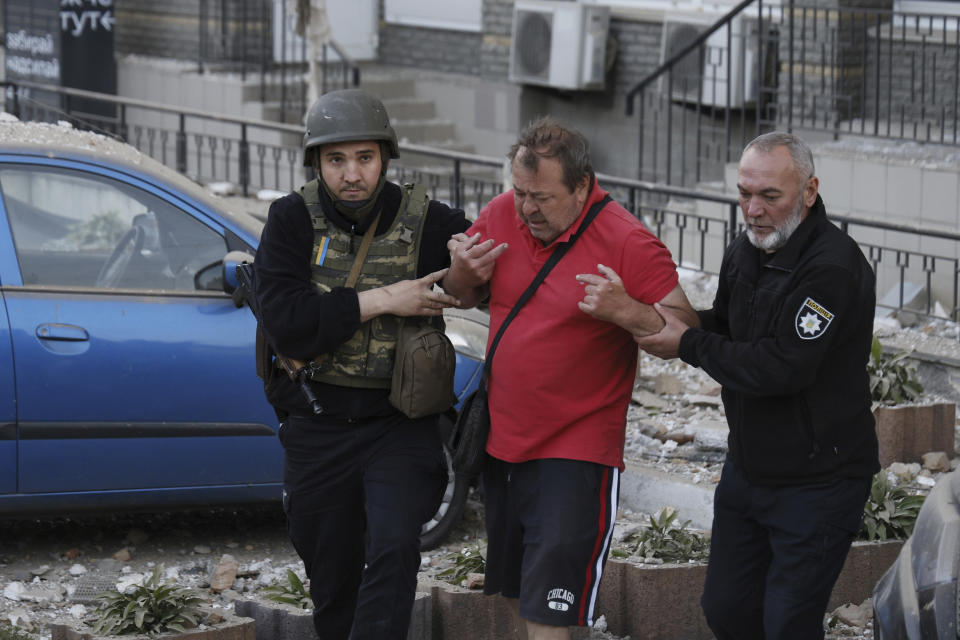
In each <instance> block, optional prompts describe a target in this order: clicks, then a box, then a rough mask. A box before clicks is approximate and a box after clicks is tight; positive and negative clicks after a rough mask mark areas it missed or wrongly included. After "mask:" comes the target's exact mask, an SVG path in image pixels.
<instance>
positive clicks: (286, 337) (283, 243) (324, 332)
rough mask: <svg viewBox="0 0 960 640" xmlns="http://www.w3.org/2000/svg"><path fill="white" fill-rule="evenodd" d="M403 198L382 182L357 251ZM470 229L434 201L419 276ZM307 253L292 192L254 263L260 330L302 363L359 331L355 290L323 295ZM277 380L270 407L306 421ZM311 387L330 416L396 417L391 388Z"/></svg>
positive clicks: (282, 378) (299, 202)
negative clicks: (367, 233)
mask: <svg viewBox="0 0 960 640" xmlns="http://www.w3.org/2000/svg"><path fill="white" fill-rule="evenodd" d="M401 196H402V193H401V190H400V187H398V186H397V185H395V184H393V183H390V182H387V183H386V184H385V185H384V187H383V190H382V191H381V192H380V203H379V205H378V207H375V208H374V210H373V211H372V212H371V214H370V216H368V219H367V221H366V224H364V223H363V222H361V223H360V224H358V225H356V228H355V229H354V230H353V233H354V235H355V236H356V238H357V241H356V245H357V246H358V247H359V246H360V241H361V238H362V236H363V233H364V232H365V231H366V230H367V226H368V225H369V221H370V220H372V219H373V217H374V216H375V215H376V210H377V208H379V209H380V210H381V215H380V222H379V223H378V224H377V230H376V232H375V233H376V234H377V235H379V234H382V233H386V231H387V230H388V229H389V228H390V225H392V224H393V220H394V218H395V217H396V215H397V212H398V210H399V208H400V200H401ZM320 200H321V205H322V206H323V210H324V213H325V214H326V216H327V220H328V221H329V222H331V223H332V224H335V225H338V226H340V227H341V228H343V229H345V230H349V229H350V228H351V224H350V222H349V221H347V220H346V219H345V218H344V217H343V216H341V215H340V214H339V213H338V212H337V210H336V209H335V208H334V207H333V204H332V203H331V202H330V199H329V197H328V196H327V194H326V191H324V190H323V189H321V190H320ZM469 226H470V223H469V222H468V221H467V219H466V217H465V216H464V213H463V211H460V210H459V209H451V208H450V207H448V206H447V205H445V204H443V203H441V202H437V201H433V200H431V201H430V205H429V207H428V208H427V215H426V219H425V220H424V228H423V237H422V239H421V241H420V256H419V259H418V262H417V277H418V278H422V277H423V276H425V275H428V274H430V273H433V272H434V271H439V270H440V269H445V268H446V267H449V266H450V253H449V251H448V250H447V240H449V239H450V236H451V235H453V234H455V233H460V232H463V231H466V230H467V229H468V228H469ZM312 252H313V225H312V224H311V221H310V214H309V213H307V207H306V205H305V204H304V202H303V198H301V197H300V194H299V193H291V194H288V195H286V196H284V197H283V198H280V199H278V200H276V201H274V202H273V204H271V205H270V213H269V214H268V216H267V224H266V225H265V226H264V228H263V233H262V234H261V236H260V245H259V247H258V248H257V256H256V260H255V262H254V264H255V265H256V270H257V298H258V300H259V302H260V308H261V309H262V310H263V323H264V326H263V329H264V330H265V331H266V332H267V334H268V335H270V336H271V338H272V340H273V342H274V345H275V347H276V348H277V350H278V351H279V352H280V353H283V354H285V355H287V356H288V357H291V358H296V359H297V360H304V361H309V360H311V359H312V358H314V357H316V356H317V355H319V354H321V353H328V352H330V351H334V350H335V349H336V348H337V347H338V346H339V345H340V344H342V343H343V342H345V341H346V340H348V339H349V338H350V336H352V335H353V334H354V332H356V330H357V328H358V327H359V326H360V303H359V301H358V300H357V292H356V290H355V289H348V288H346V287H335V288H334V289H333V290H332V291H330V292H328V293H323V292H321V291H320V290H319V289H318V288H317V287H316V285H314V284H313V282H312V281H311V279H310V276H311V267H310V258H311V254H312ZM274 378H275V381H274V382H275V384H274V385H272V386H271V384H269V383H268V388H267V397H268V399H269V400H270V402H271V404H273V405H274V407H276V408H277V409H278V410H280V412H281V413H285V414H294V415H301V416H311V415H312V412H311V411H310V409H309V408H308V407H307V404H306V402H305V401H304V400H303V398H302V397H301V395H300V392H299V390H298V389H297V387H296V385H294V384H293V383H292V382H290V380H289V378H287V376H286V374H283V373H281V374H280V375H278V376H274ZM311 385H312V386H313V391H314V394H315V395H316V396H317V400H318V401H319V402H320V405H321V406H322V407H323V409H324V413H325V415H328V416H337V417H342V418H350V419H365V418H371V417H376V416H385V415H389V414H393V413H396V412H397V410H396V409H395V408H394V407H393V406H392V405H391V404H390V401H389V400H388V395H389V389H354V388H349V387H342V386H336V385H330V384H323V383H319V382H312V383H311Z"/></svg>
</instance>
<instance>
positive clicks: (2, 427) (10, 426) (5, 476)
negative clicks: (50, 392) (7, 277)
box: [0, 241, 17, 493]
mask: <svg viewBox="0 0 960 640" xmlns="http://www.w3.org/2000/svg"><path fill="white" fill-rule="evenodd" d="M3 245H4V243H3V242H2V241H0V249H2V247H3ZM0 285H2V280H0ZM16 488H17V407H16V404H15V402H14V386H13V348H12V347H11V343H10V323H9V322H8V321H7V307H6V304H5V303H4V301H3V295H2V293H0V493H11V492H13V491H16Z"/></svg>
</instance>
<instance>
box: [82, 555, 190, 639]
mask: <svg viewBox="0 0 960 640" xmlns="http://www.w3.org/2000/svg"><path fill="white" fill-rule="evenodd" d="M97 598H98V599H99V600H100V605H99V607H98V610H97V614H98V619H97V622H96V624H95V625H94V626H93V631H94V633H96V634H98V635H108V636H110V635H124V634H133V633H144V634H147V635H158V634H160V633H164V632H166V631H178V632H181V633H182V632H184V631H186V630H187V629H189V628H192V627H195V626H197V620H198V618H199V615H200V605H201V604H202V603H203V598H201V597H200V594H198V593H197V592H196V591H194V590H193V589H189V588H186V587H178V586H176V585H175V584H174V583H173V582H172V581H167V580H164V579H163V567H162V566H157V567H156V568H154V570H153V574H152V575H151V576H150V577H149V578H147V579H146V580H144V582H143V584H141V585H139V586H136V587H133V588H132V590H130V591H129V593H121V592H119V591H108V592H107V593H103V594H100V595H99V596H97Z"/></svg>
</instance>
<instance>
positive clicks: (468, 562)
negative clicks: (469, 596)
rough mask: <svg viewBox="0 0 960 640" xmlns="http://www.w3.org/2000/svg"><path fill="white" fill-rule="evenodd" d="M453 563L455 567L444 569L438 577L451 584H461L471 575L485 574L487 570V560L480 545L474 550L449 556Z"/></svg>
mask: <svg viewBox="0 0 960 640" xmlns="http://www.w3.org/2000/svg"><path fill="white" fill-rule="evenodd" d="M447 559H448V560H452V561H453V566H452V567H450V568H449V569H444V570H443V571H441V572H440V573H439V574H437V576H438V577H439V578H441V579H443V580H446V581H447V582H449V583H451V584H460V583H461V582H463V580H464V579H465V578H466V577H467V575H468V574H471V573H483V572H484V571H486V569H487V560H486V558H484V557H483V551H482V549H481V548H480V543H477V544H475V545H474V546H473V548H464V549H461V550H460V551H459V552H457V553H451V554H450V555H448V556H447Z"/></svg>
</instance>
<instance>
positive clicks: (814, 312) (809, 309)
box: [793, 297, 833, 340]
mask: <svg viewBox="0 0 960 640" xmlns="http://www.w3.org/2000/svg"><path fill="white" fill-rule="evenodd" d="M832 321H833V314H832V313H830V312H829V311H827V308H826V307H824V306H823V305H822V304H820V303H818V302H817V301H816V300H814V299H813V298H809V297H808V298H807V299H806V300H804V301H803V304H802V305H800V310H799V311H797V317H796V320H794V323H793V325H794V326H795V327H796V328H797V335H798V336H800V338H801V339H802V340H813V339H814V338H819V337H820V336H822V335H823V333H824V332H825V331H826V330H827V327H828V326H830V323H831V322H832Z"/></svg>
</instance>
